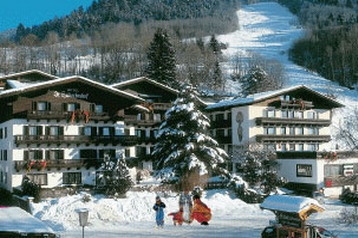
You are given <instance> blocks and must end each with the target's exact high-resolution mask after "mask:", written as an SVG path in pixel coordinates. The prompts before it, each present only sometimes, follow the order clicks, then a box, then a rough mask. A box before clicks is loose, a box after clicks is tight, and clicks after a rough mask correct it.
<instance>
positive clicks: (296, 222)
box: [277, 212, 304, 228]
mask: <svg viewBox="0 0 358 238" xmlns="http://www.w3.org/2000/svg"><path fill="white" fill-rule="evenodd" d="M277 219H278V222H279V223H280V224H281V225H283V226H289V227H295V228H302V227H303V226H304V221H302V220H301V219H300V218H299V216H298V214H297V213H287V212H280V213H277Z"/></svg>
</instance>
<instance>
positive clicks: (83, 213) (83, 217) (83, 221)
mask: <svg viewBox="0 0 358 238" xmlns="http://www.w3.org/2000/svg"><path fill="white" fill-rule="evenodd" d="M77 213H78V216H79V221H80V226H82V238H84V237H85V226H86V225H87V221H88V209H86V208H81V209H78V210H77Z"/></svg>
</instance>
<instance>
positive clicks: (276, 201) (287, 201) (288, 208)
mask: <svg viewBox="0 0 358 238" xmlns="http://www.w3.org/2000/svg"><path fill="white" fill-rule="evenodd" d="M260 207H261V208H262V209H267V210H271V211H278V212H288V213H297V214H298V215H299V216H300V217H306V215H305V214H308V215H310V214H311V213H313V212H322V211H324V210H325V209H324V207H323V206H322V205H321V204H319V202H318V201H317V200H315V199H313V198H307V197H301V196H290V195H271V196H268V197H267V198H266V199H265V200H264V201H263V202H262V203H261V205H260Z"/></svg>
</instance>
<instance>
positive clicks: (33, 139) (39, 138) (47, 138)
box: [15, 135, 138, 146]
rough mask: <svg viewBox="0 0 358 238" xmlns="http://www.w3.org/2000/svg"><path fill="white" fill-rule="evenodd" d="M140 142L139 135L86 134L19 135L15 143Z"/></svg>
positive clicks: (132, 143) (129, 144) (127, 143)
mask: <svg viewBox="0 0 358 238" xmlns="http://www.w3.org/2000/svg"><path fill="white" fill-rule="evenodd" d="M137 142H138V137H137V136H130V135H116V136H85V135H17V136H15V144H16V145H20V144H63V143H64V144H81V143H94V144H99V143H103V144H113V145H118V144H122V145H126V146H131V145H135V144H137Z"/></svg>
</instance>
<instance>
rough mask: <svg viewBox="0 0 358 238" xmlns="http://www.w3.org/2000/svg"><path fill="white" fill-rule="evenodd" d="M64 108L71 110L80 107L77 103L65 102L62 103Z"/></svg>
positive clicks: (67, 110)
mask: <svg viewBox="0 0 358 238" xmlns="http://www.w3.org/2000/svg"><path fill="white" fill-rule="evenodd" d="M64 109H65V111H66V112H73V111H76V110H77V109H80V104H79V103H74V102H72V103H65V105H64Z"/></svg>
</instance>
